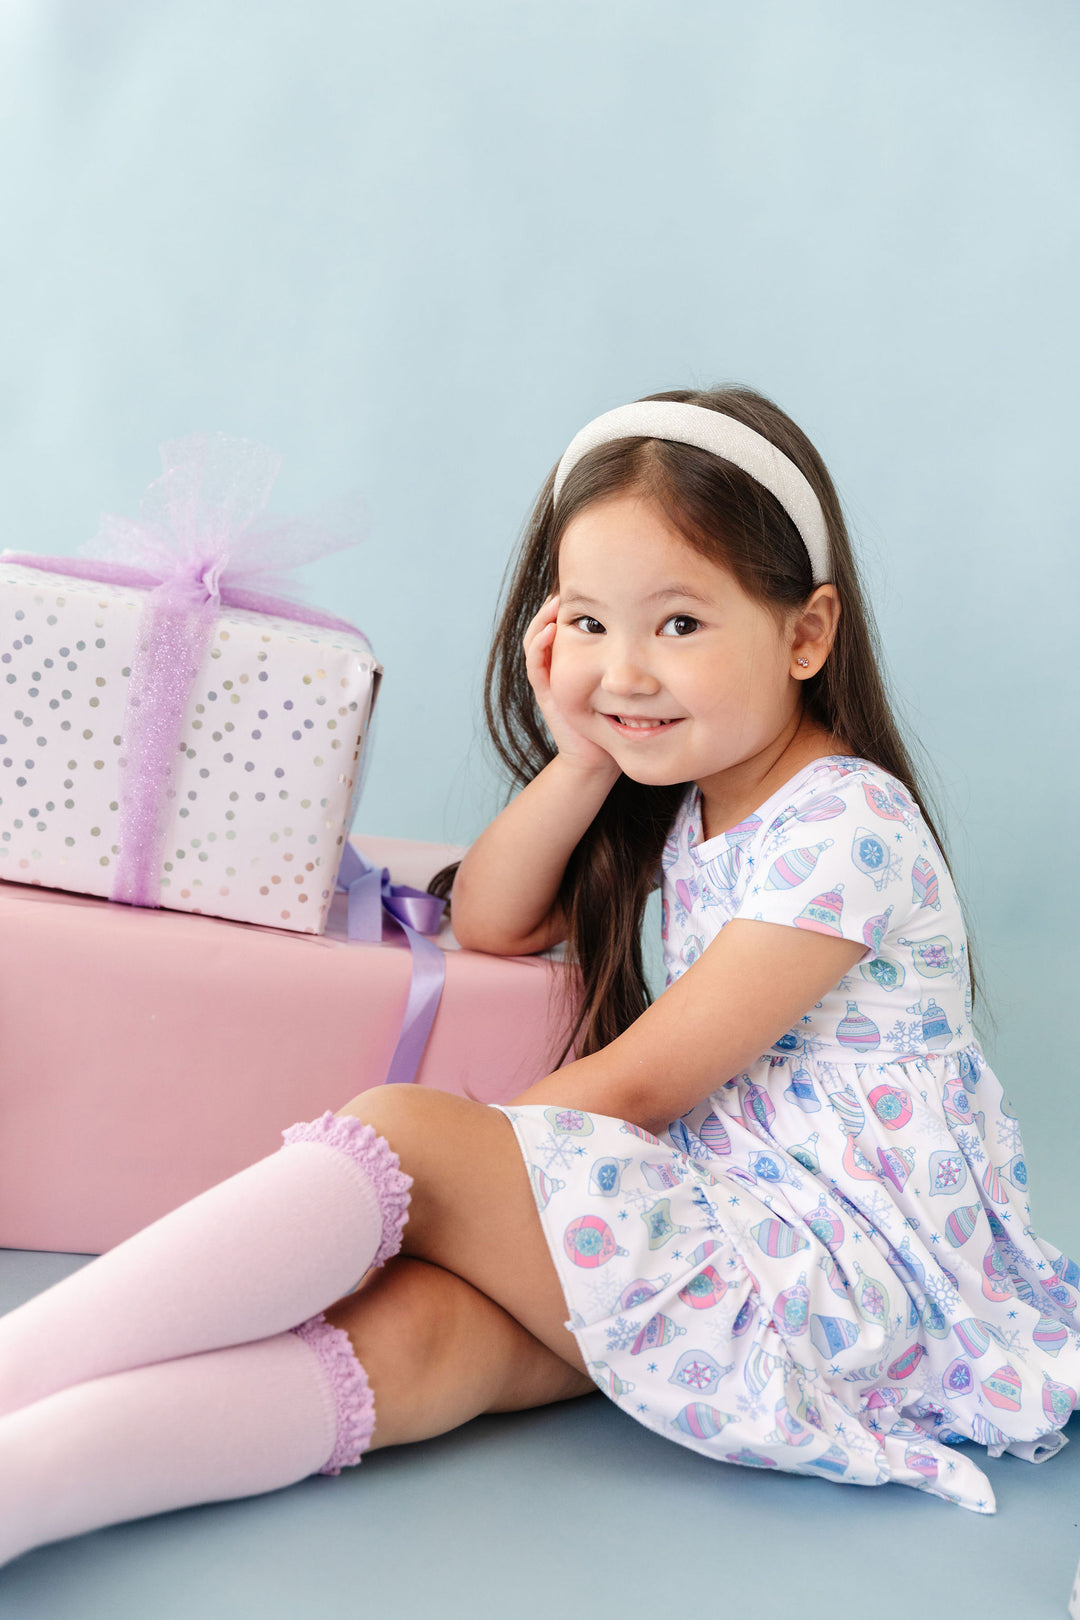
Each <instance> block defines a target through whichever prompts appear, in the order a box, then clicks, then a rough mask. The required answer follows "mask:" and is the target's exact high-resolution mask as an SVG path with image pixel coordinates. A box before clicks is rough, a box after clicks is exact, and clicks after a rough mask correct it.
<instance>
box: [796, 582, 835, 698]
mask: <svg viewBox="0 0 1080 1620" xmlns="http://www.w3.org/2000/svg"><path fill="white" fill-rule="evenodd" d="M839 622H840V596H839V593H838V592H837V589H836V586H835V585H819V586H818V587H817V589H816V590H815V591H814V592H813V593H812V594H811V596H809V597H808V598H807V601H806V602H805V604H804V605H803V606H802V607H801V608H800V609H799V611H798V613H797V614H796V616H795V618H794V620H793V622H792V627H791V675H792V677H793V679H795V680H797V681H808V680H809V679H810V677H811V675H816V674H817V672H818V670H819V669H820V668H821V666H822V664H824V662H825V660H826V658H827V657H828V656H829V652H830V650H831V648H832V644H833V642H834V641H835V639H836V627H837V625H838V624H839Z"/></svg>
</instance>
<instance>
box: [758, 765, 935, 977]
mask: <svg viewBox="0 0 1080 1620" xmlns="http://www.w3.org/2000/svg"><path fill="white" fill-rule="evenodd" d="M934 853H935V852H934V850H933V846H932V842H931V840H930V837H929V833H928V829H927V827H926V824H925V822H924V821H923V818H922V815H921V813H920V811H919V808H918V806H917V805H916V804H915V803H914V802H913V800H912V799H911V798H910V796H909V795H908V794H907V792H906V791H905V790H904V788H903V787H901V785H900V783H898V782H895V781H894V780H893V779H892V778H891V777H890V776H888V775H886V773H885V772H883V771H878V770H875V769H873V768H871V767H864V768H861V769H860V770H858V771H855V772H851V773H849V774H847V775H845V776H844V777H843V778H842V779H841V780H840V781H836V782H833V783H832V784H830V785H829V786H828V787H826V788H824V789H823V788H822V787H821V786H820V785H817V787H816V791H814V792H813V793H812V794H810V793H807V794H805V795H804V796H803V798H802V799H801V800H798V799H796V800H794V801H793V802H792V803H790V804H789V805H787V806H786V807H785V808H784V809H783V810H782V811H781V812H780V814H779V815H778V816H777V817H776V818H775V820H774V821H773V822H772V823H771V824H770V826H769V827H768V829H767V830H766V833H765V836H764V838H763V840H762V842H761V844H760V846H759V849H758V851H757V853H756V858H755V863H754V865H755V870H754V873H753V876H752V878H751V881H750V882H749V883H748V884H747V886H746V890H745V892H744V895H743V899H742V903H741V905H740V906H739V907H738V910H737V911H736V912H735V916H738V917H743V918H752V919H755V920H759V921H762V922H774V923H787V924H789V925H790V926H792V927H794V928H805V929H807V930H808V931H809V932H810V933H815V934H828V935H831V936H832V937H833V938H834V939H850V940H852V941H854V942H855V943H857V944H861V945H863V946H865V948H866V952H867V954H872V955H876V954H877V953H878V952H879V951H880V949H881V945H882V942H883V940H884V939H885V937H886V936H887V935H889V934H895V932H896V931H897V930H898V929H901V928H902V927H903V925H904V924H905V923H906V922H907V921H908V919H909V918H910V916H911V914H912V912H913V911H914V910H915V909H916V907H917V905H918V904H920V903H925V897H926V893H927V892H928V890H930V889H931V888H933V889H934V890H935V891H936V887H937V881H938V879H937V873H936V872H935V870H934V867H933V865H932V864H931V859H930V858H928V856H930V857H933V856H934ZM930 904H933V900H931V901H930Z"/></svg>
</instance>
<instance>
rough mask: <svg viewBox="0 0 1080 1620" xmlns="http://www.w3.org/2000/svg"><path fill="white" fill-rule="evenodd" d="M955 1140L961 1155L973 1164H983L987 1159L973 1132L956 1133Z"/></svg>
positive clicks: (954, 1134)
mask: <svg viewBox="0 0 1080 1620" xmlns="http://www.w3.org/2000/svg"><path fill="white" fill-rule="evenodd" d="M953 1139H954V1141H955V1142H956V1145H957V1147H958V1148H959V1149H960V1151H961V1153H962V1154H963V1155H964V1157H965V1158H966V1159H967V1160H968V1161H969V1162H970V1163H971V1164H982V1162H983V1160H984V1159H985V1158H986V1154H985V1153H984V1152H983V1150H982V1147H981V1145H980V1143H979V1139H978V1137H977V1136H975V1135H973V1134H972V1132H971V1131H954V1132H953Z"/></svg>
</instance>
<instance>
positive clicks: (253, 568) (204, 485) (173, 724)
mask: <svg viewBox="0 0 1080 1620" xmlns="http://www.w3.org/2000/svg"><path fill="white" fill-rule="evenodd" d="M161 459H162V464H163V466H164V472H163V473H162V476H161V477H160V478H158V479H157V480H156V481H155V482H154V483H153V484H151V485H150V488H149V489H148V490H147V492H146V494H145V496H144V497H143V500H142V505H141V508H140V514H139V520H138V522H133V521H131V520H130V519H128V518H123V517H115V516H111V515H110V516H106V517H104V518H102V521H101V525H100V527H99V529H98V532H97V534H96V535H95V537H94V539H93V540H92V541H91V542H90V544H89V545H88V546H86V547H84V548H83V555H81V556H79V557H39V556H35V555H33V554H32V553H26V552H16V551H5V552H4V553H3V554H2V555H3V558H4V560H5V561H6V562H14V563H22V564H24V565H26V566H27V567H30V568H40V569H42V570H44V571H45V572H47V573H52V574H64V575H67V576H68V577H69V578H77V579H89V580H94V581H97V582H100V583H102V584H109V585H134V586H137V587H140V588H142V589H144V590H146V591H147V592H148V594H147V597H146V601H145V604H144V606H143V610H142V614H141V616H140V619H139V624H138V627H137V631H136V642H135V652H134V655H133V657H132V661H131V677H130V679H129V682H128V693H127V705H126V709H125V713H124V721H123V726H122V731H121V736H122V739H123V741H122V751H121V758H120V766H121V787H120V796H119V804H120V811H119V824H120V825H119V836H120V845H119V847H120V853H119V857H118V859H117V864H116V873H115V877H114V879H113V885H112V891H111V894H110V898H111V899H113V900H120V901H124V902H126V903H127V904H129V905H139V906H157V905H160V904H161V860H162V852H163V845H164V838H165V832H166V829H167V826H168V821H169V806H170V801H171V799H172V798H173V796H174V791H175V777H176V769H177V765H178V763H179V747H180V738H181V732H182V728H183V722H184V715H185V713H186V711H187V706H188V701H189V699H190V697H191V691H192V688H193V686H194V682H195V678H196V676H197V675H198V672H199V668H200V666H201V664H202V662H203V659H204V658H205V656H206V653H207V650H208V648H209V644H210V638H211V636H212V634H213V629H214V624H215V622H216V620H217V617H218V614H219V612H220V611H221V608H222V607H235V608H246V609H249V610H251V611H253V612H255V613H267V614H272V615H274V616H275V617H277V618H283V619H293V620H297V621H299V622H300V623H302V624H314V625H318V626H320V627H322V628H324V629H327V630H338V631H346V632H348V633H349V634H350V635H359V636H360V637H361V639H362V640H363V641H364V642H365V645H368V643H367V638H366V637H365V636H364V635H363V632H362V631H359V630H357V629H356V627H355V626H354V625H351V624H349V623H347V622H346V621H345V620H344V619H338V618H335V617H334V616H333V615H332V614H329V613H321V612H320V611H319V610H318V609H317V608H312V607H308V606H307V605H306V604H305V603H303V602H300V601H298V600H297V599H296V598H297V594H298V590H299V587H298V586H297V584H296V582H295V581H294V580H292V579H291V578H289V575H290V573H291V571H292V570H293V569H294V568H297V567H299V566H300V565H301V564H303V563H307V562H313V561H314V560H315V559H316V558H319V557H326V556H329V555H330V554H331V553H333V552H335V551H341V550H343V549H344V548H345V547H347V546H352V545H355V544H356V543H357V540H358V538H359V536H358V535H356V534H342V533H334V532H332V531H329V530H328V529H327V528H325V527H322V528H320V527H318V526H317V525H312V524H302V523H298V522H284V523H282V522H279V523H277V524H273V525H265V524H264V525H261V526H258V527H256V526H254V525H255V520H256V518H257V517H258V516H259V514H260V512H261V511H262V509H263V507H264V506H265V504H266V500H267V497H268V496H269V494H270V490H271V488H272V486H273V483H274V480H275V478H276V477H277V474H278V469H279V467H280V465H281V463H280V458H279V457H277V456H276V455H274V453H273V452H272V451H270V450H267V449H265V448H264V447H263V446H262V445H258V444H252V443H250V442H249V441H248V440H246V439H233V438H230V437H229V436H228V435H227V434H224V433H196V434H192V435H190V436H189V437H188V438H184V439H177V440H175V441H173V442H172V443H169V444H163V445H162V446H161ZM267 581H269V583H270V584H272V585H273V586H274V587H275V588H276V592H277V593H280V592H282V591H284V593H285V594H284V595H282V594H273V595H270V594H268V593H267V592H266V591H265V590H264V589H263V586H264V584H265V583H266V582H267Z"/></svg>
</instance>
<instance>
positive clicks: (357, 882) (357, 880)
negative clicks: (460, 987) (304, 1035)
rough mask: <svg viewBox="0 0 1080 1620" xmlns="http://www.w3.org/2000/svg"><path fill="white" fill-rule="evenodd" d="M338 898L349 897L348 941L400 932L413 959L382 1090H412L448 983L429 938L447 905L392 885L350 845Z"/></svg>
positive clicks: (386, 875) (384, 873) (440, 955)
mask: <svg viewBox="0 0 1080 1620" xmlns="http://www.w3.org/2000/svg"><path fill="white" fill-rule="evenodd" d="M337 890H338V893H347V894H348V896H349V938H350V939H361V940H369V941H373V942H378V941H379V940H381V939H382V937H383V926H384V924H388V925H389V926H390V927H392V928H399V929H400V930H401V932H402V933H403V934H404V935H405V939H406V941H407V942H408V946H409V950H410V952H411V959H412V973H411V977H410V979H409V999H408V1001H407V1002H406V1004H405V1017H404V1020H403V1022H402V1027H401V1034H400V1035H399V1036H398V1043H397V1046H396V1047H395V1048H394V1055H393V1057H392V1058H391V1059H390V1067H389V1069H388V1071H387V1075H386V1079H385V1080H384V1082H383V1084H384V1085H388V1086H389V1085H410V1084H411V1083H412V1082H413V1081H414V1080H415V1079H416V1071H417V1069H418V1068H419V1066H420V1059H421V1058H422V1057H423V1055H424V1048H425V1046H426V1045H427V1039H428V1036H429V1035H430V1034H431V1026H432V1024H433V1023H434V1021H435V1014H436V1012H437V1011H438V1006H439V999H440V997H441V996H442V988H443V984H444V982H445V979H446V957H445V955H444V953H443V952H442V951H441V950H440V949H439V947H438V946H437V945H435V944H433V943H432V941H431V940H430V939H425V938H424V935H425V934H434V933H436V932H437V931H438V927H439V924H440V922H441V921H442V915H443V912H444V911H445V909H446V902H445V901H443V900H439V899H438V898H437V897H436V896H435V895H433V894H425V893H424V892H423V890H421V889H411V888H409V886H408V884H405V883H391V881H390V873H389V872H388V871H387V870H386V868H385V867H383V868H382V869H381V870H380V868H379V867H377V866H373V865H372V864H371V862H370V861H369V860H367V859H366V857H365V856H363V855H361V853H360V851H359V850H358V849H357V848H356V846H355V845H354V844H350V843H346V845H345V850H344V853H343V854H342V857H341V866H340V869H339V871H338V880H337Z"/></svg>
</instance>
